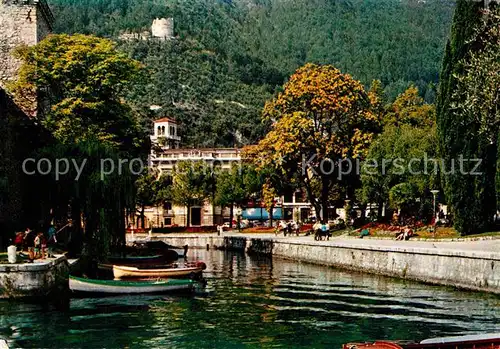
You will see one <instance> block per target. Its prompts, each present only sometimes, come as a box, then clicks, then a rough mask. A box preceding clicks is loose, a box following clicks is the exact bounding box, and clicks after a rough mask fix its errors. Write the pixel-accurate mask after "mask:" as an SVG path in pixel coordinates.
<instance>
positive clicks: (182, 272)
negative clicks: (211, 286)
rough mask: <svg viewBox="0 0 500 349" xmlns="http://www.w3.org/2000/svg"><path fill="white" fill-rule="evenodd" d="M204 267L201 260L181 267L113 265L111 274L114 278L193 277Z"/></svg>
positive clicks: (199, 273)
mask: <svg viewBox="0 0 500 349" xmlns="http://www.w3.org/2000/svg"><path fill="white" fill-rule="evenodd" d="M205 269H206V265H205V263H203V262H197V263H194V264H187V265H185V266H183V267H176V266H170V267H158V268H149V269H140V268H137V267H128V266H123V265H113V275H114V277H115V279H121V278H149V277H159V278H184V277H191V278H195V277H197V276H199V275H201V273H202V272H203V270H205Z"/></svg>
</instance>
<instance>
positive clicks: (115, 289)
mask: <svg viewBox="0 0 500 349" xmlns="http://www.w3.org/2000/svg"><path fill="white" fill-rule="evenodd" d="M194 287H195V282H194V281H193V280H189V279H188V280H182V279H181V280H179V279H171V280H170V279H169V280H140V281H118V280H96V279H84V278H79V277H76V276H70V278H69V288H70V290H71V291H72V292H74V293H76V294H80V295H117V294H150V293H169V292H175V291H192V290H194Z"/></svg>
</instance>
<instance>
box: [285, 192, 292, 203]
mask: <svg viewBox="0 0 500 349" xmlns="http://www.w3.org/2000/svg"><path fill="white" fill-rule="evenodd" d="M284 201H285V202H288V203H290V202H293V195H292V194H285V195H284Z"/></svg>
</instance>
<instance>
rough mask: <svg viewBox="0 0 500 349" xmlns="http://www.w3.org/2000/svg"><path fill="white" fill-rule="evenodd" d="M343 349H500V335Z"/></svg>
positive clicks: (365, 344)
mask: <svg viewBox="0 0 500 349" xmlns="http://www.w3.org/2000/svg"><path fill="white" fill-rule="evenodd" d="M342 348H343V349H500V333H492V334H483V335H469V336H459V337H443V338H431V339H426V340H423V341H421V342H420V343H412V342H398V341H376V342H372V343H348V344H344V345H343V346H342Z"/></svg>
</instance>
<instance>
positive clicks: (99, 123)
mask: <svg viewBox="0 0 500 349" xmlns="http://www.w3.org/2000/svg"><path fill="white" fill-rule="evenodd" d="M115 46H116V45H115V43H113V42H112V41H111V40H108V39H103V38H97V37H95V36H86V35H72V36H70V35H64V34H61V35H50V36H48V37H47V38H46V39H45V40H43V41H41V42H40V43H39V44H38V45H35V46H31V47H28V46H22V47H20V48H19V49H17V52H16V54H17V57H18V58H20V59H21V60H22V62H23V65H22V67H21V69H20V70H19V77H18V79H17V81H16V82H15V83H14V84H13V85H12V86H11V89H12V90H13V92H14V94H15V96H16V99H17V101H18V103H19V104H20V105H21V106H22V107H24V108H25V109H27V110H28V111H29V112H30V113H32V114H35V113H36V112H37V111H38V118H39V120H40V121H41V124H42V125H43V126H44V127H45V128H47V129H48V130H49V131H50V132H51V133H52V134H53V135H54V136H55V137H56V138H57V140H58V141H59V142H62V143H74V142H79V141H83V140H86V139H89V138H97V139H98V140H99V141H101V142H103V143H108V144H111V145H112V146H116V148H118V149H121V150H127V151H129V150H131V148H133V147H134V146H136V145H137V144H138V143H139V142H140V141H141V140H142V139H141V138H142V137H141V136H142V135H140V134H138V126H137V121H136V119H135V118H134V114H133V113H132V111H131V109H130V107H129V106H128V105H127V104H126V103H123V101H122V97H123V96H124V92H125V91H126V90H127V89H128V88H129V87H130V86H131V85H132V83H133V82H134V81H135V78H136V77H137V76H138V73H139V71H140V64H139V62H137V61H134V60H132V59H130V58H128V57H127V56H126V55H125V54H124V53H121V52H119V51H118V50H117V49H116V47H115ZM37 101H38V103H37Z"/></svg>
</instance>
